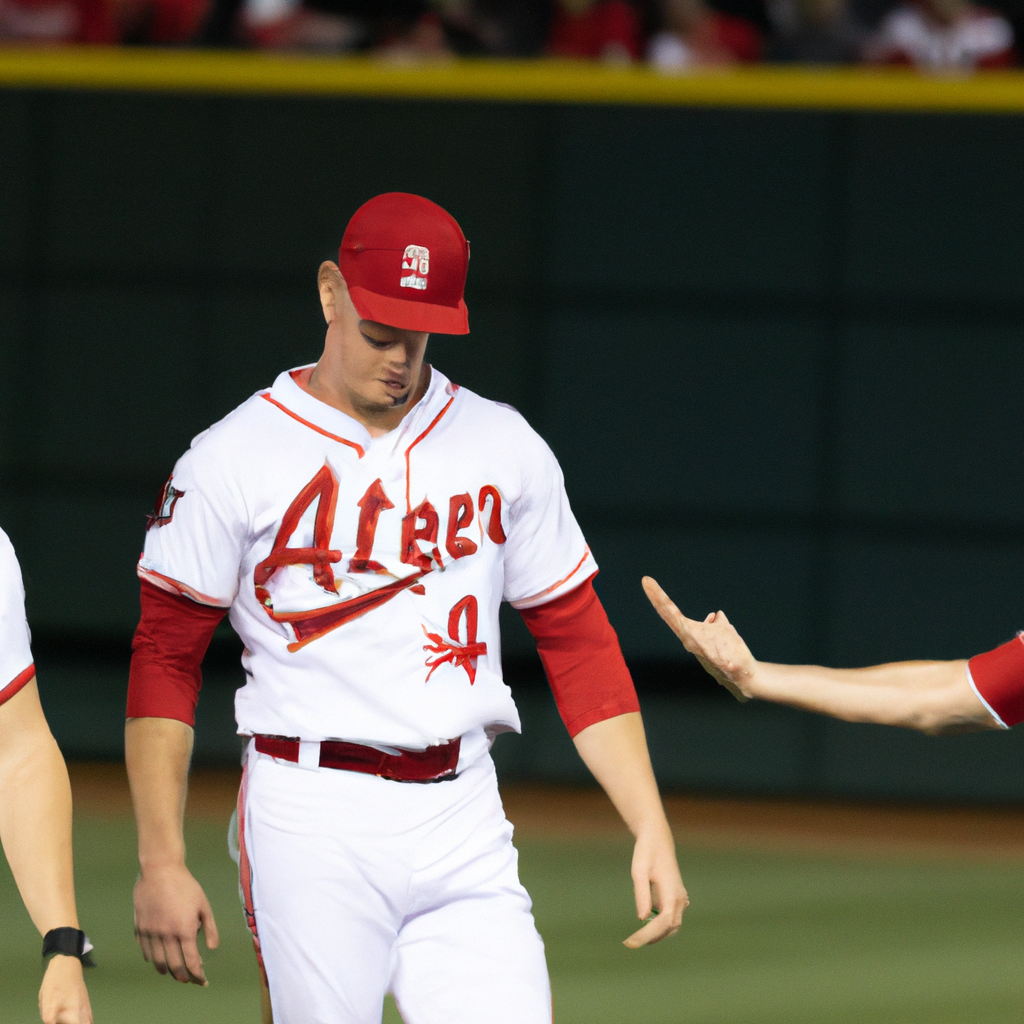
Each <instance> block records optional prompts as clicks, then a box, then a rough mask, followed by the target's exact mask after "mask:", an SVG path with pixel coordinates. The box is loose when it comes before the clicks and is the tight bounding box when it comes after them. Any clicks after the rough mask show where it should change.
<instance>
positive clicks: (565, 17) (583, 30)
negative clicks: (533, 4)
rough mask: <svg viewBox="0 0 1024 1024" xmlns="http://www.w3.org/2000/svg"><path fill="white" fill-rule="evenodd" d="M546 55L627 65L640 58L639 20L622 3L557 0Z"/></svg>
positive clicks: (613, 1) (623, 1) (623, 2)
mask: <svg viewBox="0 0 1024 1024" xmlns="http://www.w3.org/2000/svg"><path fill="white" fill-rule="evenodd" d="M547 49H548V53H550V54H551V55H552V56H555V57H584V58H589V59H591V60H604V61H609V62H612V63H628V62H630V61H634V60H637V59H639V57H640V19H639V17H638V16H637V13H636V11H635V10H634V8H633V6H632V5H631V4H628V3H626V2H625V0H558V5H557V7H556V9H555V16H554V18H553V20H552V22H551V28H550V30H549V32H548V46H547Z"/></svg>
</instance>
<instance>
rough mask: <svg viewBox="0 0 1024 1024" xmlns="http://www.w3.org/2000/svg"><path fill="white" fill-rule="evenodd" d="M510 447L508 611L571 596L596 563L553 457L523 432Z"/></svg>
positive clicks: (534, 436) (529, 431)
mask: <svg viewBox="0 0 1024 1024" xmlns="http://www.w3.org/2000/svg"><path fill="white" fill-rule="evenodd" d="M524 426H525V421H524ZM516 441H517V447H518V448H519V452H520V456H521V459H522V463H521V464H522V491H521V493H520V494H519V496H518V499H517V500H516V501H515V502H513V504H512V508H511V509H510V514H509V531H508V538H507V540H506V544H505V593H504V598H505V600H506V601H508V602H509V603H510V604H511V605H512V606H513V607H514V608H532V607H534V606H536V605H540V604H545V603H547V602H548V601H552V600H554V599H555V598H556V597H560V596H561V595H562V594H567V593H568V592H569V591H571V590H574V589H575V588H576V587H578V586H579V585H580V584H581V583H583V582H584V581H585V580H587V579H588V578H589V577H590V576H593V574H594V573H595V572H597V563H596V562H595V561H594V557H593V555H592V554H591V553H590V548H589V547H588V546H587V542H586V541H585V540H584V538H583V531H582V530H581V529H580V527H579V524H578V523H577V522H576V517H575V516H574V515H573V514H572V509H571V508H570V507H569V499H568V497H567V496H566V493H565V480H564V478H563V476H562V469H561V467H560V466H559V465H558V460H557V459H556V458H555V455H554V452H552V451H551V449H550V448H549V447H548V446H547V444H545V442H544V441H543V440H542V439H541V438H540V436H539V435H538V434H536V433H534V431H533V430H532V429H530V428H529V427H527V428H526V430H525V431H524V436H523V437H522V438H517V439H516Z"/></svg>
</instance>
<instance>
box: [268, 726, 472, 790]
mask: <svg viewBox="0 0 1024 1024" xmlns="http://www.w3.org/2000/svg"><path fill="white" fill-rule="evenodd" d="M254 739H255V740H256V749H257V750H258V751H259V752H260V753H261V754H269V755H270V756H271V757H279V758H281V759H282V760H284V761H295V762H296V763H297V762H298V760H299V741H298V740H296V739H291V738H290V737H288V736H255V737H254ZM461 743H462V740H461V738H460V739H455V740H452V741H451V742H450V743H443V744H441V745H440V746H437V747H427V749H426V750H403V751H402V753H401V754H386V753H384V751H382V750H378V749H377V748H376V747H365V746H363V745H362V744H361V743H346V742H345V741H344V740H324V741H323V742H322V743H321V744H320V767H321V768H340V769H342V770H343V771H347V772H365V773H366V774H367V775H379V776H380V777H381V778H382V779H393V780H394V781H395V782H444V781H445V780H446V779H454V778H455V768H456V766H457V765H458V763H459V746H460V744H461Z"/></svg>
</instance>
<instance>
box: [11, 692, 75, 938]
mask: <svg viewBox="0 0 1024 1024" xmlns="http://www.w3.org/2000/svg"><path fill="white" fill-rule="evenodd" d="M0 838H2V840H3V847H4V852H5V853H6V854H7V861H8V863H9V864H10V866H11V872H12V874H13V875H14V879H15V881H16V882H17V885H18V890H19V891H20V892H21V895H22V899H23V900H24V901H25V906H26V907H27V908H28V912H29V915H30V916H31V918H32V923H33V924H34V925H35V926H36V928H38V929H39V932H40V934H42V935H45V934H46V932H48V931H49V930H50V929H51V928H63V927H71V928H77V927H78V914H77V913H76V910H75V891H74V875H73V870H72V858H71V786H70V785H69V783H68V772H67V768H66V767H65V766H64V759H63V757H61V754H60V751H59V750H58V748H57V744H56V742H55V741H54V739H53V736H52V735H51V734H50V730H49V727H48V726H47V724H46V719H45V718H44V717H43V710H42V708H41V707H40V704H39V692H38V690H37V689H36V684H35V681H34V680H33V681H32V682H30V683H29V684H28V685H27V686H26V687H25V688H24V689H22V690H21V691H20V692H18V693H17V694H15V695H14V696H13V697H12V698H11V699H10V700H9V701H7V703H6V704H3V705H2V706H0Z"/></svg>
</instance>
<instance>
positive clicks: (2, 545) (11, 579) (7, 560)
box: [0, 530, 35, 704]
mask: <svg viewBox="0 0 1024 1024" xmlns="http://www.w3.org/2000/svg"><path fill="white" fill-rule="evenodd" d="M34 671H35V670H34V668H33V665H32V649H31V646H30V636H29V631H28V622H27V621H26V619H25V587H24V585H23V583H22V579H21V567H20V566H19V565H18V559H17V556H16V555H15V554H14V546H13V545H12V544H11V542H10V539H9V538H8V536H7V534H6V533H4V531H3V530H0V704H2V703H3V702H4V701H5V700H7V699H8V698H9V697H13V696H14V694H15V693H17V692H18V690H20V689H21V687H22V686H24V684H25V683H27V682H28V681H29V679H31V678H32V675H33V673H34Z"/></svg>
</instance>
